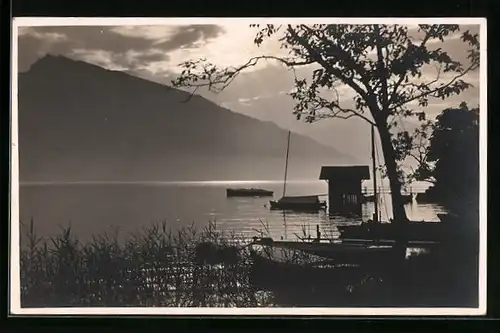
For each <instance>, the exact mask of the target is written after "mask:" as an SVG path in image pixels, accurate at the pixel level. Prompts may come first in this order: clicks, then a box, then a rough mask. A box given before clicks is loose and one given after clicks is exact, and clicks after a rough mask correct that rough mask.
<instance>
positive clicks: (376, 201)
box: [372, 125, 379, 223]
mask: <svg viewBox="0 0 500 333" xmlns="http://www.w3.org/2000/svg"><path fill="white" fill-rule="evenodd" d="M376 170H377V166H376V163H375V126H374V125H372V172H373V202H374V203H375V214H373V215H374V216H373V222H375V223H377V222H378V220H379V218H378V198H377V171H376Z"/></svg>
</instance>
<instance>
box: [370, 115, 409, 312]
mask: <svg viewBox="0 0 500 333" xmlns="http://www.w3.org/2000/svg"><path fill="white" fill-rule="evenodd" d="M377 128H378V130H379V134H380V141H381V143H382V150H383V154H384V160H385V165H386V168H387V176H388V177H389V184H390V189H391V197H392V213H393V220H392V223H394V224H395V229H396V235H395V238H396V239H395V241H396V242H395V244H394V247H393V250H394V261H393V262H392V263H391V266H390V267H391V269H390V271H389V275H388V277H389V281H390V282H389V284H390V290H391V292H390V294H391V296H390V297H391V298H392V301H393V302H395V303H396V304H399V303H400V302H404V301H407V300H405V299H404V298H405V293H406V292H407V291H408V287H409V286H408V285H407V284H406V280H407V275H406V271H407V270H406V260H405V259H406V248H407V239H408V238H407V228H406V226H407V225H408V218H407V216H406V211H405V209H404V203H403V197H402V195H401V182H400V180H399V178H398V172H397V165H396V158H395V157H396V154H395V151H394V146H393V145H392V140H391V134H390V132H389V128H388V126H387V122H386V121H384V122H383V123H381V124H378V126H377Z"/></svg>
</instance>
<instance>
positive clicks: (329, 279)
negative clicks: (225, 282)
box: [250, 250, 364, 291]
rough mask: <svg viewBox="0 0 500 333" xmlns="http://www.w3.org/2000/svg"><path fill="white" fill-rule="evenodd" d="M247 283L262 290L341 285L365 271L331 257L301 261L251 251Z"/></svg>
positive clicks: (358, 277) (358, 276)
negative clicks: (328, 258)
mask: <svg viewBox="0 0 500 333" xmlns="http://www.w3.org/2000/svg"><path fill="white" fill-rule="evenodd" d="M250 255H251V259H252V268H251V271H250V282H251V283H252V285H254V286H255V287H257V288H259V289H261V290H272V291H276V290H290V289H292V290H294V291H298V290H300V289H304V288H311V286H314V287H316V288H321V287H322V286H324V287H329V288H331V287H332V286H342V285H346V284H349V283H350V282H352V281H355V280H357V279H360V277H361V276H362V275H363V273H364V271H363V270H362V269H361V268H360V267H359V266H345V265H344V266H342V265H338V264H334V263H332V261H331V260H316V261H313V262H311V261H310V262H307V263H305V262H300V260H294V259H292V258H283V257H282V258H277V257H276V255H274V254H272V253H269V252H266V251H263V250H260V251H259V250H251V251H250Z"/></svg>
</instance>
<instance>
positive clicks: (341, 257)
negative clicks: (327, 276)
mask: <svg viewBox="0 0 500 333" xmlns="http://www.w3.org/2000/svg"><path fill="white" fill-rule="evenodd" d="M392 245H393V244H392V243H390V242H379V243H374V242H369V241H366V242H342V241H334V240H330V239H324V240H318V239H314V240H310V241H307V240H303V241H281V240H280V241H275V240H273V239H272V238H263V239H260V240H257V241H255V242H254V243H253V246H254V247H255V246H261V247H262V253H264V254H265V255H266V256H267V258H268V259H274V260H277V261H280V258H288V259H290V258H292V257H293V256H294V252H296V253H298V252H301V253H307V254H309V255H313V256H317V257H320V258H327V259H329V260H330V261H331V264H333V265H337V266H338V265H342V266H344V265H368V264H374V263H380V262H384V261H387V259H390V258H389V257H390V256H392V255H393V253H394V251H392ZM281 261H283V260H281Z"/></svg>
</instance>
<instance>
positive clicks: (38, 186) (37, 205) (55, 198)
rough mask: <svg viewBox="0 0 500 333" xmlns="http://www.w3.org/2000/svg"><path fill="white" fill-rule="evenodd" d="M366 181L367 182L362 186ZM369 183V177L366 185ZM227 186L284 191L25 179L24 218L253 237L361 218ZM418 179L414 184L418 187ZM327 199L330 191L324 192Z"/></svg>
mask: <svg viewBox="0 0 500 333" xmlns="http://www.w3.org/2000/svg"><path fill="white" fill-rule="evenodd" d="M364 186H365V185H363V187H364ZM368 186H369V185H368ZM227 187H260V188H265V189H270V190H274V191H275V193H274V198H275V199H277V198H280V197H281V195H282V191H283V189H282V182H279V181H277V182H182V183H161V182H150V183H65V184H56V183H31V184H22V185H21V187H20V217H21V221H24V222H28V221H29V219H31V218H33V219H34V220H35V225H36V228H37V231H38V233H39V234H40V235H44V236H48V235H53V234H55V233H57V232H58V230H59V226H60V225H62V226H68V224H69V223H71V227H72V229H73V231H74V232H75V233H76V234H78V236H79V237H80V238H81V239H87V238H88V237H90V236H91V235H92V234H94V233H101V232H106V231H107V232H109V231H111V230H112V227H118V228H119V230H120V233H121V234H122V235H124V234H126V233H128V232H134V231H137V230H138V229H139V228H141V227H143V226H147V225H150V224H151V223H152V222H158V221H162V220H166V221H167V222H168V225H169V226H171V227H172V228H177V227H179V226H187V225H191V224H192V223H194V224H195V225H196V226H199V227H204V226H206V225H207V224H208V221H214V220H215V221H216V223H217V227H218V228H219V229H223V230H226V231H230V230H233V231H235V232H236V233H240V234H244V235H245V236H248V237H251V236H255V235H257V231H258V230H262V231H264V230H265V228H264V227H263V223H264V224H265V225H268V226H269V231H270V236H271V237H273V238H275V239H279V238H281V237H283V238H284V239H293V238H295V237H296V236H295V235H296V234H298V235H301V236H302V235H303V231H304V230H305V231H306V233H310V234H311V236H312V237H315V235H316V225H320V226H321V230H322V233H323V235H324V236H325V237H335V235H336V234H337V231H336V227H335V226H336V225H337V224H345V223H356V222H359V219H358V220H352V219H347V218H336V219H329V218H328V217H327V216H326V214H325V213H324V212H321V213H315V214H304V213H292V212H290V213H285V214H284V213H283V212H280V211H271V210H270V209H269V206H268V201H269V200H270V199H271V198H226V188H227ZM419 190H422V189H421V188H420V189H419V188H418V187H416V188H415V187H414V188H413V191H414V192H417V191H419ZM326 193H327V186H326V183H324V182H322V181H311V182H290V183H289V184H288V185H287V195H308V194H326ZM323 198H324V199H326V197H323ZM390 205H391V202H390V197H388V196H387V194H385V195H383V199H382V203H381V205H380V209H381V215H382V219H383V220H387V218H388V216H389V217H390V216H391V215H390V214H387V210H389V211H390ZM373 210H374V206H373V203H368V204H366V205H364V206H363V219H365V220H366V219H368V217H369V216H371V215H372V214H373ZM406 211H407V213H408V217H409V218H410V219H412V220H426V221H438V218H437V215H436V214H437V213H439V212H443V211H444V210H443V209H442V208H441V207H439V206H437V205H429V204H426V205H418V204H416V203H413V204H409V205H407V206H406Z"/></svg>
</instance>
